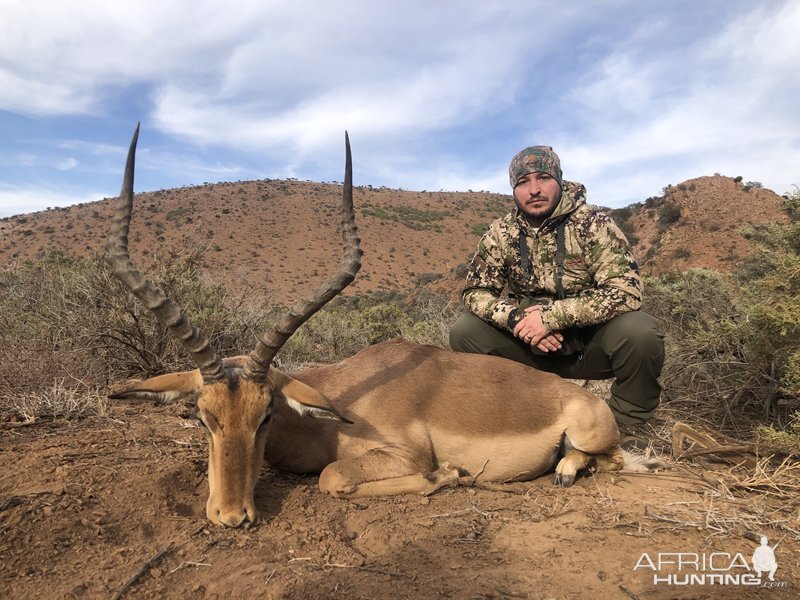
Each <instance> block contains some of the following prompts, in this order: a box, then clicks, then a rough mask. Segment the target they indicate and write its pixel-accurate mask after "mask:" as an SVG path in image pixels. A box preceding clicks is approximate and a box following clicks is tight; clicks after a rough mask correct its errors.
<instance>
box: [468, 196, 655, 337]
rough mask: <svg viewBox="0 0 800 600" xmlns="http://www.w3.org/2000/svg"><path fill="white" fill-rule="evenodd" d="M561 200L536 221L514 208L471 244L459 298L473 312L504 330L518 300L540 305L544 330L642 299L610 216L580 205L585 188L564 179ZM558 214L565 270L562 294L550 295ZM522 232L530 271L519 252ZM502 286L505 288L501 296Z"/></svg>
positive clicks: (603, 316)
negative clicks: (536, 223)
mask: <svg viewBox="0 0 800 600" xmlns="http://www.w3.org/2000/svg"><path fill="white" fill-rule="evenodd" d="M563 190H564V191H563V193H562V196H561V201H560V202H559V204H558V205H557V206H556V209H555V211H554V212H553V214H552V215H551V216H550V217H548V218H547V219H546V220H545V222H544V223H543V224H542V226H541V227H539V228H538V229H534V228H532V227H531V226H530V225H529V223H528V221H527V220H526V219H525V216H524V215H523V214H522V213H521V212H520V211H519V210H518V209H517V208H516V207H515V208H514V210H513V211H512V212H510V213H509V214H507V215H505V216H504V217H501V218H500V219H497V220H496V221H494V222H493V223H492V224H491V225H490V226H489V229H488V231H487V232H486V233H485V234H484V235H483V237H482V238H481V240H480V242H479V243H478V250H477V252H476V253H475V256H474V257H473V259H472V264H471V265H470V270H469V273H468V275H467V287H466V288H465V289H464V292H463V294H462V298H463V300H464V304H465V305H466V307H467V308H468V309H469V310H470V311H471V312H473V313H474V314H475V315H477V316H478V317H480V318H482V319H483V320H485V321H487V322H489V323H491V324H493V325H495V326H496V327H499V328H501V329H509V327H508V317H509V315H510V313H511V311H512V310H514V309H515V308H517V307H518V306H519V303H520V301H521V300H522V299H525V298H532V299H534V301H536V302H538V303H542V304H543V310H542V318H543V320H544V324H545V325H546V326H547V327H548V329H550V331H557V330H562V329H566V328H568V327H573V326H576V327H586V326H589V325H595V324H598V323H604V322H606V321H608V320H610V319H611V318H613V317H615V316H617V315H620V314H622V313H625V312H629V311H632V310H638V309H639V307H640V306H641V297H642V282H641V278H640V277H639V270H638V266H637V265H636V261H635V259H634V257H633V254H632V252H631V249H630V245H629V244H628V241H627V240H626V239H625V236H624V235H623V233H622V232H621V231H620V230H619V228H618V227H617V226H616V224H615V223H614V221H613V220H612V219H611V217H609V216H608V215H606V214H605V213H603V212H601V211H600V210H599V209H598V208H596V207H594V206H591V205H589V204H586V188H585V187H584V186H583V185H581V184H580V183H575V182H570V181H565V182H564V185H563ZM561 221H565V223H566V226H565V245H566V255H565V258H564V274H563V277H562V282H563V285H564V290H565V291H566V295H567V297H566V298H565V299H563V300H558V299H557V294H556V283H555V273H556V228H557V227H558V224H559V223H560V222H561ZM520 231H522V232H524V236H525V241H526V243H527V246H528V255H529V260H530V269H529V273H530V276H529V277H526V269H525V265H523V264H522V257H521V255H520V251H519V243H520ZM504 290H505V291H507V292H508V294H507V295H504Z"/></svg>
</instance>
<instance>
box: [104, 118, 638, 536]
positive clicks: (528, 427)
mask: <svg viewBox="0 0 800 600" xmlns="http://www.w3.org/2000/svg"><path fill="white" fill-rule="evenodd" d="M138 132H139V129H138V127H137V129H136V133H135V134H134V137H133V141H132V142H131V147H130V151H129V153H128V160H127V165H126V169H125V177H124V182H123V185H122V191H121V193H120V197H119V202H118V205H117V207H116V210H115V213H114V218H113V225H112V228H111V234H110V242H109V251H108V260H109V262H110V263H111V265H112V267H113V269H114V272H115V274H116V275H117V277H119V278H120V279H121V280H122V281H123V282H124V283H125V284H126V285H127V286H128V287H129V288H130V290H131V291H132V292H133V294H134V295H135V296H136V297H137V298H139V299H140V300H141V301H142V302H143V303H144V304H145V305H146V306H147V308H148V309H149V310H151V311H152V312H153V313H155V315H156V316H157V317H158V319H159V320H160V321H161V322H162V323H163V324H164V325H165V326H166V327H168V328H169V330H170V331H171V332H172V334H173V335H174V336H175V337H176V338H177V339H178V340H180V342H181V343H182V344H183V346H184V347H185V348H186V350H187V351H188V352H189V354H190V355H191V357H192V359H193V361H194V363H195V364H196V365H197V367H198V368H197V369H196V370H194V371H189V372H183V373H173V374H167V375H161V376H158V377H153V378H151V379H148V380H146V381H144V382H131V383H128V384H126V385H125V387H124V388H123V389H122V390H121V391H119V392H117V393H115V394H113V395H112V396H111V397H112V398H151V399H159V400H162V401H164V400H174V399H177V398H192V399H194V400H196V406H197V414H198V416H199V418H200V420H201V421H202V423H203V425H204V426H205V433H206V438H207V439H208V446H209V457H208V481H209V496H208V502H207V504H206V514H207V515H208V518H209V519H211V520H212V521H213V522H215V523H220V524H222V525H228V526H231V527H237V526H241V525H245V526H248V525H250V524H253V523H255V522H257V520H258V511H257V510H256V506H255V502H254V498H253V492H254V488H255V485H256V479H257V478H258V476H259V472H260V469H261V465H262V460H263V459H266V461H267V462H268V463H269V464H270V465H272V466H274V467H277V468H278V469H283V470H286V471H291V472H295V473H319V472H321V475H320V478H319V487H320V489H321V490H323V491H327V492H330V493H331V494H333V495H334V496H337V497H343V498H357V497H361V496H377V495H389V494H403V493H412V492H415V493H429V492H431V491H433V490H435V489H438V488H439V487H442V486H443V485H449V484H452V483H456V482H458V481H459V478H461V481H462V482H463V481H464V480H465V479H467V480H472V481H474V479H475V478H476V477H478V476H480V478H481V480H482V481H487V482H488V481H511V480H526V479H532V478H534V477H537V476H539V475H541V474H543V473H546V472H548V471H550V470H552V469H553V467H554V466H555V481H556V483H558V484H560V485H562V486H568V485H571V484H572V482H573V481H574V479H575V476H576V474H577V473H578V471H580V470H582V469H585V468H586V467H588V466H590V464H593V463H596V464H597V466H598V467H599V468H601V469H606V470H616V469H621V468H623V464H624V462H625V459H624V454H623V452H622V451H621V449H620V447H619V433H618V431H617V427H616V424H615V422H614V417H613V416H612V414H611V410H610V409H609V408H608V406H607V405H606V404H605V403H604V402H603V401H601V400H600V399H598V398H597V397H595V396H594V395H592V394H591V393H589V392H588V391H586V390H584V389H583V388H581V387H580V386H578V385H575V384H573V383H570V382H567V381H565V380H562V379H560V378H559V377H557V376H555V375H551V374H548V373H542V372H539V371H535V370H534V369H531V368H529V367H526V366H523V365H520V364H517V363H514V362H512V361H510V360H506V359H502V358H497V357H492V356H482V355H476V354H456V353H454V352H449V351H445V350H441V349H439V348H434V347H431V346H421V345H417V344H412V343H409V342H406V341H403V340H399V339H398V340H392V341H388V342H384V343H382V344H377V345H375V346H370V347H368V348H366V349H364V350H362V351H361V352H359V353H358V354H356V355H355V356H352V357H351V358H348V359H346V360H344V361H342V362H340V363H338V364H334V365H329V366H323V367H318V368H313V369H306V370H303V371H299V372H296V373H292V375H291V376H290V375H288V374H286V373H283V372H281V371H279V370H278V369H276V368H274V367H273V366H271V363H272V360H273V358H274V357H275V355H276V354H277V352H278V351H279V350H280V348H281V346H282V345H283V344H284V343H285V342H286V340H288V339H289V337H290V336H291V335H292V334H293V333H294V332H295V331H296V330H297V329H298V327H300V325H301V324H302V323H303V322H305V321H306V320H307V319H308V318H309V317H311V315H313V314H314V313H315V312H316V311H318V310H319V309H320V308H322V306H324V305H325V304H326V303H327V302H328V301H330V300H331V299H332V298H333V297H334V296H336V295H337V294H338V293H339V292H341V291H342V290H343V289H344V288H345V287H346V286H347V285H348V284H349V283H350V282H352V281H353V279H354V278H355V275H356V272H357V271H358V270H359V268H360V266H361V253H362V252H361V248H360V246H359V244H360V240H359V237H358V229H357V227H356V224H355V212H354V209H353V183H352V179H353V178H352V163H351V157H350V144H349V140H347V138H346V137H345V144H346V164H345V179H344V193H343V195H342V235H343V238H344V245H345V256H344V259H343V261H342V263H341V265H340V268H339V270H338V271H337V272H336V273H335V274H334V275H333V277H331V278H330V279H329V280H328V281H326V282H325V283H324V284H323V285H322V286H321V287H320V288H319V289H317V290H316V291H315V292H314V293H313V294H311V295H309V296H308V297H306V298H304V299H303V300H301V301H300V302H298V303H297V304H296V305H295V306H294V307H293V308H292V309H291V310H289V311H288V312H287V313H286V314H285V315H283V317H282V318H281V320H280V321H279V322H278V323H277V324H276V325H275V327H274V328H273V329H272V331H270V332H268V333H267V334H265V335H264V336H263V337H262V339H261V340H260V341H259V342H258V344H257V345H256V347H255V349H254V350H253V351H252V353H251V354H250V355H249V356H239V357H234V358H228V359H221V358H220V357H218V356H217V354H216V352H215V350H214V348H213V347H212V346H211V345H210V344H209V342H208V339H207V338H206V337H205V336H204V335H203V334H201V333H200V332H199V331H198V330H197V329H196V328H194V327H193V326H192V324H191V322H190V320H189V318H188V317H187V316H186V315H185V314H184V312H183V310H182V309H181V308H180V307H179V306H177V305H176V304H174V303H173V302H172V301H170V300H169V298H167V297H166V296H164V294H162V293H161V292H160V291H159V290H158V289H157V288H156V287H155V286H153V285H152V284H151V283H150V282H149V281H148V280H147V279H146V278H144V277H143V276H142V275H140V274H139V273H138V272H137V271H136V270H135V268H134V266H133V265H132V264H131V261H130V258H129V255H128V239H127V238H128V229H129V226H130V219H131V212H132V206H133V173H134V160H135V152H136V141H137V138H138ZM559 458H560V460H559ZM631 468H637V467H636V466H635V465H632V466H631Z"/></svg>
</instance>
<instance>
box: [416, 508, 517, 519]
mask: <svg viewBox="0 0 800 600" xmlns="http://www.w3.org/2000/svg"><path fill="white" fill-rule="evenodd" d="M498 510H502V509H500V508H492V509H489V510H486V511H484V510H480V509H479V508H477V507H475V506H470V507H469V508H463V509H461V510H456V511H453V512H450V513H442V514H438V515H427V516H425V517H422V518H423V519H445V518H447V517H457V516H459V515H465V514H467V513H471V512H474V513H478V514H479V515H483V516H486V515H487V514H488V513H490V512H494V511H498Z"/></svg>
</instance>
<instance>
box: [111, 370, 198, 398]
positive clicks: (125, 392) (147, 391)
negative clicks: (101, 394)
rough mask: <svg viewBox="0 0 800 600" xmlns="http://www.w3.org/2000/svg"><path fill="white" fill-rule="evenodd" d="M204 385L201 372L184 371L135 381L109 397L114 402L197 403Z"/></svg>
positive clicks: (124, 385) (129, 382)
mask: <svg viewBox="0 0 800 600" xmlns="http://www.w3.org/2000/svg"><path fill="white" fill-rule="evenodd" d="M202 385H203V377H202V375H200V371H199V370H198V369H195V370H194V371H184V372H182V373H168V374H166V375H159V376H157V377H151V378H150V379H146V380H144V381H141V380H138V379H133V380H131V381H128V382H126V383H124V384H123V386H122V388H121V389H120V390H118V391H116V392H114V393H113V394H109V395H108V397H109V398H110V399H112V400H150V401H152V402H155V403H156V404H173V403H176V402H181V401H192V402H194V401H196V400H197V397H198V396H199V394H200V388H201V387H202Z"/></svg>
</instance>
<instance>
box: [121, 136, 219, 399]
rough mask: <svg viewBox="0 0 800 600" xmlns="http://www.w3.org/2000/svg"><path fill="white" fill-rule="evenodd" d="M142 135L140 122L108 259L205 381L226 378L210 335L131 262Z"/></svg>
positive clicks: (130, 152)
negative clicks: (138, 145)
mask: <svg viewBox="0 0 800 600" xmlns="http://www.w3.org/2000/svg"><path fill="white" fill-rule="evenodd" d="M138 139H139V125H138V124H137V125H136V131H135V132H134V133H133V140H132V141H131V147H130V150H128V161H127V163H126V164H125V177H124V179H123V181H122V190H121V191H120V193H119V200H118V202H117V206H116V208H115V209H114V217H113V219H112V222H111V231H110V233H109V236H108V258H107V260H108V262H109V264H110V265H111V267H112V269H113V270H114V274H115V275H116V276H117V278H119V280H120V281H122V283H124V284H125V285H126V286H127V287H128V289H130V290H131V292H133V295H134V296H136V297H137V298H138V299H139V300H141V301H142V303H144V305H145V306H146V307H147V309H148V310H149V311H151V312H152V313H153V314H154V315H155V316H156V318H157V319H158V320H159V321H160V322H161V323H163V324H164V325H165V326H166V327H167V328H168V329H169V331H170V332H171V333H172V335H174V336H175V338H176V339H177V340H178V341H179V342H180V343H181V344H182V345H183V347H184V348H186V350H187V352H189V355H190V356H191V357H192V361H194V364H195V365H197V366H198V367H199V369H200V373H201V374H202V376H203V381H204V382H205V383H212V382H214V381H219V380H221V379H223V377H224V375H225V371H224V369H223V366H222V361H221V360H220V359H219V358H218V357H217V353H216V351H215V350H214V348H213V347H212V346H211V344H209V342H208V339H207V338H206V337H205V336H204V335H203V334H201V333H200V332H199V331H198V330H197V328H196V327H194V326H193V325H192V322H191V321H190V320H189V317H187V316H186V314H184V312H183V309H181V307H180V306H178V305H177V304H175V303H174V302H172V300H170V299H169V298H167V297H166V296H165V295H164V294H163V293H162V292H161V291H160V290H159V289H158V288H156V287H155V286H154V285H153V284H152V283H151V282H150V281H148V280H147V279H146V278H145V277H143V276H142V275H141V274H140V273H139V272H138V271H136V269H135V268H134V266H133V264H132V263H131V259H130V256H129V254H128V231H129V229H130V224H131V212H132V211H133V171H134V167H135V164H136V142H137V141H138Z"/></svg>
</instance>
